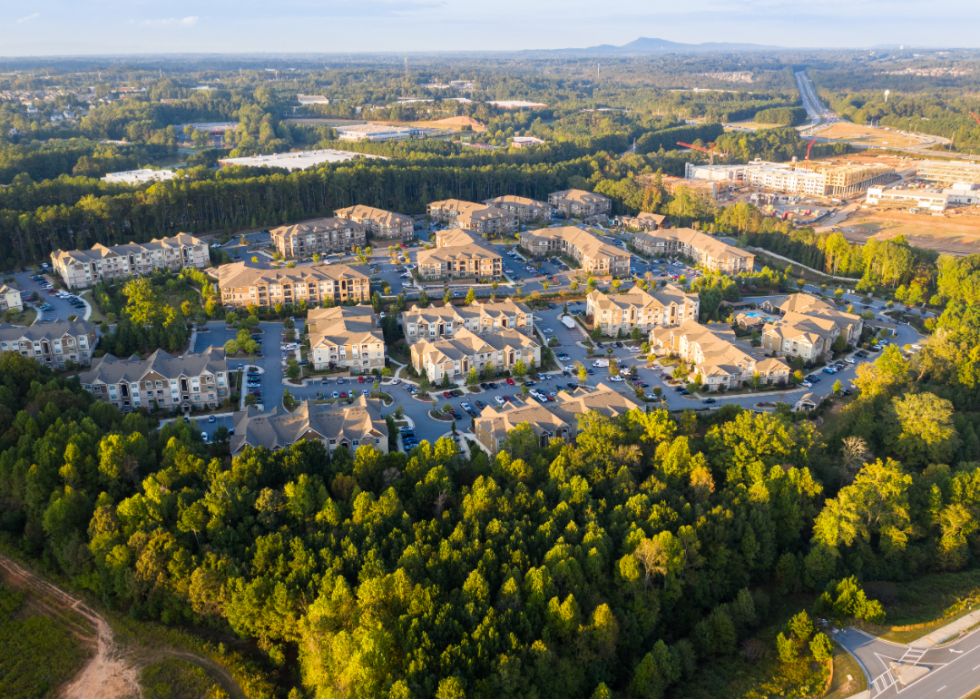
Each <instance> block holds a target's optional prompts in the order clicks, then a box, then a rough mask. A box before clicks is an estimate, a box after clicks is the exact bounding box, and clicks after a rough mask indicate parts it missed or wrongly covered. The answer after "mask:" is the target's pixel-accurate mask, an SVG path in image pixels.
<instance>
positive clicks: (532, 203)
mask: <svg viewBox="0 0 980 699" xmlns="http://www.w3.org/2000/svg"><path fill="white" fill-rule="evenodd" d="M483 203H484V204H486V205H487V206H499V205H501V204H510V205H513V206H527V207H536V208H540V209H550V208H551V207H550V205H548V204H547V203H546V202H543V201H537V200H535V199H528V198H527V197H518V196H515V195H513V194H505V195H503V196H502V197H494V198H493V199H484V200H483Z"/></svg>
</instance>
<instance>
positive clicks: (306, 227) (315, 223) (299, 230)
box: [271, 217, 364, 240]
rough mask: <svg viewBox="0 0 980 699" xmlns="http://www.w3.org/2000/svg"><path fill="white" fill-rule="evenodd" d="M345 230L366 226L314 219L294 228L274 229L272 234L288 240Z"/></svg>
mask: <svg viewBox="0 0 980 699" xmlns="http://www.w3.org/2000/svg"><path fill="white" fill-rule="evenodd" d="M345 228H360V229H362V230H363V228H364V226H362V225H361V224H359V223H354V222H353V221H349V220H347V219H346V218H335V217H329V218H314V219H311V220H309V221H303V222H301V223H295V224H293V225H292V226H280V227H279V228H273V229H272V231H271V233H272V237H273V238H282V239H283V240H287V239H290V238H293V237H294V236H297V235H307V234H308V233H324V232H326V231H336V230H343V229H345Z"/></svg>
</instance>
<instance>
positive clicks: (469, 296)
mask: <svg viewBox="0 0 980 699" xmlns="http://www.w3.org/2000/svg"><path fill="white" fill-rule="evenodd" d="M475 302H476V292H475V291H474V290H473V287H470V290H469V291H467V292H466V299H465V303H466V305H467V306H472V305H473V304H474V303H475Z"/></svg>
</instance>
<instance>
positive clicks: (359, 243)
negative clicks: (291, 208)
mask: <svg viewBox="0 0 980 699" xmlns="http://www.w3.org/2000/svg"><path fill="white" fill-rule="evenodd" d="M271 232H272V242H273V244H274V245H275V246H276V250H277V251H278V252H279V254H280V255H282V256H283V257H284V258H285V259H290V258H296V257H309V256H311V255H328V254H330V253H332V252H344V251H350V250H352V249H353V248H358V247H364V246H365V245H367V228H366V227H365V226H362V225H361V224H359V223H354V222H353V221H348V220H347V219H345V218H316V219H313V220H311V221H303V222H302V223H297V224H294V225H292V226H280V227H279V228H273V229H272V231H271Z"/></svg>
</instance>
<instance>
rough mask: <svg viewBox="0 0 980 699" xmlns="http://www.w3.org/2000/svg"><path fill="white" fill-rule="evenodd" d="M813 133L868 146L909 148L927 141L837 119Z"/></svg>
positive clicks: (821, 136) (822, 136) (820, 136)
mask: <svg viewBox="0 0 980 699" xmlns="http://www.w3.org/2000/svg"><path fill="white" fill-rule="evenodd" d="M814 135H815V136H816V137H817V138H826V139H829V140H831V141H857V142H859V143H861V144H865V145H869V146H891V147H892V148H909V147H911V146H916V145H919V144H920V143H926V142H928V141H926V140H925V139H922V138H917V137H915V136H906V135H905V134H900V133H898V132H897V131H886V130H885V129H875V128H872V127H870V126H862V125H860V124H851V123H850V122H847V121H838V122H836V123H834V124H831V125H830V126H828V127H827V128H826V129H821V130H819V131H817V132H815V133H814Z"/></svg>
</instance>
